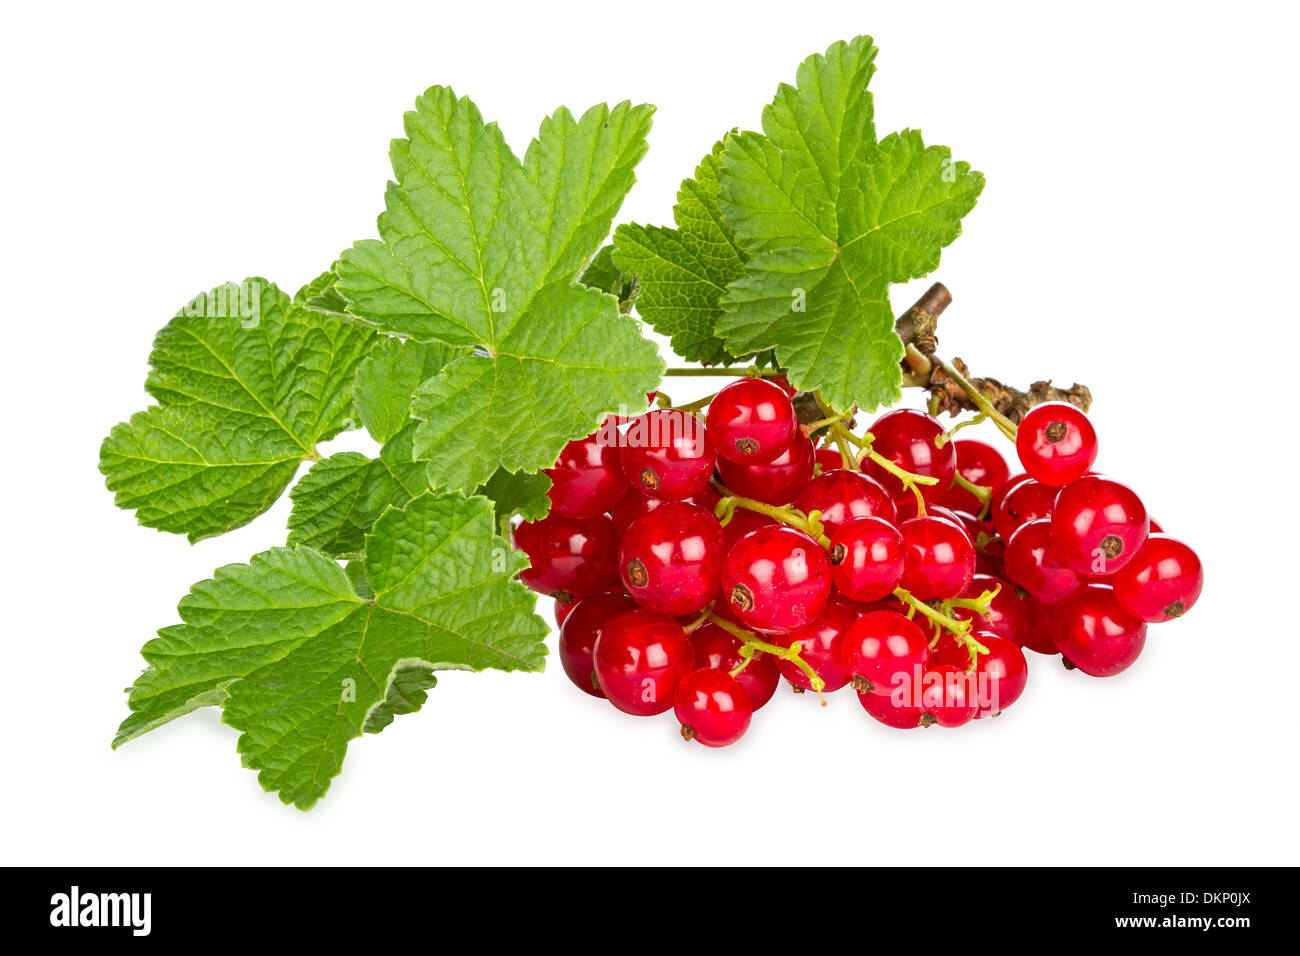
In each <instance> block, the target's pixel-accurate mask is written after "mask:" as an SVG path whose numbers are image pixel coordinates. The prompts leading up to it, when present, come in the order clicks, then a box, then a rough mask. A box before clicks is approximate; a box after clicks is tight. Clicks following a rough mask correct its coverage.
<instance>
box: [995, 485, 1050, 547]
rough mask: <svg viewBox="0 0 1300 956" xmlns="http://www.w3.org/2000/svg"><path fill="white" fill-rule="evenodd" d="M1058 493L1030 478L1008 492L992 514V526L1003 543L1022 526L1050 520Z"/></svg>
mask: <svg viewBox="0 0 1300 956" xmlns="http://www.w3.org/2000/svg"><path fill="white" fill-rule="evenodd" d="M1059 491H1060V489H1058V488H1052V487H1050V486H1048V485H1041V484H1039V483H1038V482H1036V481H1034V479H1032V478H1024V479H1021V481H1020V482H1019V483H1018V484H1017V485H1016V486H1015V487H1014V488H1011V489H1010V490H1008V491H1007V493H1006V495H1005V496H1004V497H1003V499H1002V501H1001V502H1000V503H999V505H998V507H997V510H996V511H995V512H993V524H994V527H996V528H997V531H998V537H1000V538H1001V539H1002V541H1003V543H1004V544H1005V543H1006V542H1008V541H1010V540H1011V536H1012V535H1013V534H1015V533H1016V529H1018V528H1019V527H1020V526H1021V525H1022V524H1025V523H1026V522H1029V521H1037V520H1038V519H1039V518H1050V517H1051V516H1052V508H1053V506H1054V505H1055V503H1056V496H1057V494H1058V493H1059Z"/></svg>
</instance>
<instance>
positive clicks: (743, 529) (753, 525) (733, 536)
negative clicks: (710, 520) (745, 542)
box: [722, 508, 777, 554]
mask: <svg viewBox="0 0 1300 956" xmlns="http://www.w3.org/2000/svg"><path fill="white" fill-rule="evenodd" d="M776 523H777V520H776V519H775V518H769V517H768V516H767V515H765V514H761V513H760V512H757V511H750V510H749V509H748V508H737V509H736V510H735V511H734V512H733V513H732V515H731V520H730V521H728V522H727V524H726V527H724V528H723V529H722V548H723V550H724V551H725V552H726V553H727V554H730V553H731V549H732V548H734V547H735V546H736V542H737V541H739V540H740V539H741V538H743V537H744V536H745V535H747V534H749V533H750V532H751V531H757V530H758V529H759V528H765V527H767V526H768V525H774V524H776Z"/></svg>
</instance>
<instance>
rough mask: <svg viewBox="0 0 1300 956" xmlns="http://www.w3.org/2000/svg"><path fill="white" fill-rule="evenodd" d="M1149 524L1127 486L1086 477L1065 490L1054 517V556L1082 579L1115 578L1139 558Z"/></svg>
mask: <svg viewBox="0 0 1300 956" xmlns="http://www.w3.org/2000/svg"><path fill="white" fill-rule="evenodd" d="M1149 527H1150V523H1149V522H1148V520H1147V509H1146V508H1145V507H1144V506H1143V504H1142V499H1141V498H1139V497H1138V496H1137V494H1136V493H1135V492H1134V491H1133V489H1131V488H1129V487H1128V486H1127V485H1121V484H1120V483H1119V482H1118V481H1111V480H1110V479H1109V478H1102V477H1101V476H1100V475H1087V476H1085V477H1083V478H1080V479H1079V480H1078V481H1076V482H1073V483H1071V484H1068V485H1066V486H1065V487H1064V488H1062V489H1061V493H1060V494H1059V495H1057V497H1056V507H1055V509H1054V510H1053V511H1052V550H1053V551H1055V552H1056V553H1057V555H1059V556H1060V558H1061V560H1062V561H1064V562H1065V563H1066V564H1068V565H1069V566H1070V567H1072V568H1074V570H1076V571H1078V572H1080V573H1083V574H1094V575H1108V574H1114V573H1115V572H1116V571H1118V570H1119V569H1120V568H1122V567H1124V565H1126V564H1128V563H1129V562H1130V561H1132V560H1133V558H1134V557H1135V556H1136V555H1137V553H1138V549H1140V548H1141V547H1142V542H1144V541H1146V539H1147V530H1148V528H1149Z"/></svg>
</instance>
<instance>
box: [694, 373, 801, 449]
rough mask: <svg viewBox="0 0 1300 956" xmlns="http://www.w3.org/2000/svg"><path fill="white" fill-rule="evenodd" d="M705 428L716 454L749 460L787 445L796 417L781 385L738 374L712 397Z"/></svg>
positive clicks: (796, 426) (793, 430)
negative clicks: (735, 379)
mask: <svg viewBox="0 0 1300 956" xmlns="http://www.w3.org/2000/svg"><path fill="white" fill-rule="evenodd" d="M708 428H709V440H710V441H711V442H713V447H714V448H716V449H717V451H718V454H719V455H721V456H722V457H723V458H726V459H728V460H730V461H735V462H740V463H742V464H750V463H753V462H764V461H771V460H772V459H773V458H775V457H776V456H777V455H779V454H781V453H782V452H783V451H785V450H786V449H787V448H789V447H790V442H792V441H794V435H795V432H797V431H798V430H799V419H798V417H797V416H796V415H795V413H794V406H793V405H792V404H790V397H789V395H787V394H786V392H785V390H784V389H783V388H781V386H779V385H774V384H773V383H771V382H768V381H765V380H764V379H761V378H742V379H740V380H739V381H735V382H732V383H731V384H730V385H728V386H727V387H726V388H724V389H723V390H722V391H720V392H718V394H717V395H715V396H714V397H713V401H712V402H710V403H709V412H708Z"/></svg>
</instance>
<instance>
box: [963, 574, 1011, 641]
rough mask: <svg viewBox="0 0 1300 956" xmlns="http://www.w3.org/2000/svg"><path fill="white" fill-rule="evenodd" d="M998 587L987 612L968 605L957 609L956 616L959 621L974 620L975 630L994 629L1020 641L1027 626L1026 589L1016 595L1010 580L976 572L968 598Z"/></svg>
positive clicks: (1000, 633)
mask: <svg viewBox="0 0 1300 956" xmlns="http://www.w3.org/2000/svg"><path fill="white" fill-rule="evenodd" d="M995 590H996V591H997V593H996V594H995V595H994V596H993V598H992V599H991V600H990V601H989V613H988V614H976V613H975V612H974V611H972V610H970V609H969V608H955V609H954V610H953V616H954V617H956V618H957V619H958V620H968V621H972V622H973V623H974V627H975V629H976V630H983V631H993V632H994V633H995V634H999V635H1001V636H1002V637H1005V638H1006V639H1007V640H1009V641H1015V642H1016V643H1017V644H1019V643H1020V639H1021V634H1022V633H1023V632H1024V626H1025V621H1024V617H1025V608H1024V603H1025V599H1026V598H1027V595H1026V594H1025V592H1023V591H1022V592H1021V595H1017V594H1016V588H1015V585H1013V584H1012V583H1011V582H1009V581H1007V580H1005V579H1003V578H999V577H994V576H992V575H988V574H980V573H976V575H975V576H974V577H973V578H971V582H970V587H968V588H967V589H966V594H965V597H968V598H977V597H979V596H980V595H981V594H984V593H985V592H987V591H995ZM1022 595H1023V596H1022Z"/></svg>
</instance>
